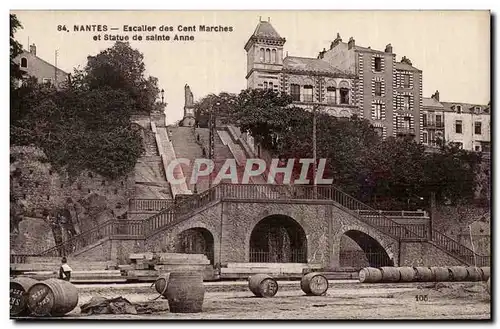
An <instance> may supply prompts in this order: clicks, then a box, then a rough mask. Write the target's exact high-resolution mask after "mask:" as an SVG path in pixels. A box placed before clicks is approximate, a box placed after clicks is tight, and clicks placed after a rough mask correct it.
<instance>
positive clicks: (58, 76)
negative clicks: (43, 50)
mask: <svg viewBox="0 0 500 329" xmlns="http://www.w3.org/2000/svg"><path fill="white" fill-rule="evenodd" d="M14 62H16V63H17V64H18V65H19V68H20V69H21V70H22V71H24V72H25V74H26V75H27V76H31V77H35V78H36V79H37V81H38V83H49V84H52V85H54V86H56V88H62V87H64V86H65V85H66V83H67V82H68V80H69V74H68V73H66V72H64V71H63V70H61V69H59V68H57V67H56V66H54V65H52V64H50V63H48V62H47V61H45V60H43V59H41V58H40V57H38V56H37V55H36V45H35V44H32V45H30V51H29V52H28V51H26V50H23V52H22V53H21V54H19V55H18V56H17V57H16V58H15V59H14Z"/></svg>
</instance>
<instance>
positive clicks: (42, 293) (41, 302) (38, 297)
mask: <svg viewBox="0 0 500 329" xmlns="http://www.w3.org/2000/svg"><path fill="white" fill-rule="evenodd" d="M77 304H78V289H76V287H75V286H74V285H73V284H72V283H70V282H68V281H64V280H59V279H47V280H45V281H42V282H38V283H35V284H34V285H33V286H31V288H30V289H29V290H28V307H29V309H30V311H31V314H32V315H34V316H62V315H64V314H66V313H68V312H71V311H72V310H73V309H74V308H75V307H76V305H77Z"/></svg>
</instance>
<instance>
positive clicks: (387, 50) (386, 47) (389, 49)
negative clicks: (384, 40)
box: [385, 43, 392, 54]
mask: <svg viewBox="0 0 500 329" xmlns="http://www.w3.org/2000/svg"><path fill="white" fill-rule="evenodd" d="M385 52H386V53H388V54H392V45H391V44H390V43H389V44H387V46H385Z"/></svg>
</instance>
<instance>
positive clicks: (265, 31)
mask: <svg viewBox="0 0 500 329" xmlns="http://www.w3.org/2000/svg"><path fill="white" fill-rule="evenodd" d="M252 36H254V37H264V38H270V39H281V36H280V35H279V34H278V32H276V30H275V29H274V27H273V26H272V25H271V22H269V21H267V22H266V21H259V24H258V25H257V27H256V28H255V31H254V32H253V34H252Z"/></svg>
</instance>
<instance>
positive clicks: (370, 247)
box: [334, 225, 398, 267]
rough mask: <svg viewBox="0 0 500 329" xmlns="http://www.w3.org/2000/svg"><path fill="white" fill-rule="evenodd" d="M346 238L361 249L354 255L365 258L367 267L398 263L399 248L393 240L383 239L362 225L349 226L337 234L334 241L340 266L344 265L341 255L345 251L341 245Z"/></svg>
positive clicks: (335, 256) (336, 257)
mask: <svg viewBox="0 0 500 329" xmlns="http://www.w3.org/2000/svg"><path fill="white" fill-rule="evenodd" d="M346 238H347V239H349V240H351V241H350V242H351V244H352V243H354V244H356V245H357V246H358V247H359V248H358V251H357V252H356V250H354V252H353V253H352V255H353V256H355V255H357V257H360V256H361V257H364V258H365V261H366V264H365V266H368V265H369V266H374V267H380V266H394V265H395V264H397V263H398V259H397V250H395V249H396V248H397V247H396V248H395V247H394V241H392V239H390V238H388V237H387V238H386V237H383V236H381V235H379V234H378V232H374V231H372V230H367V229H365V228H364V227H363V226H360V225H349V226H346V227H343V229H342V231H341V233H339V234H337V236H336V238H335V241H334V253H335V255H334V259H336V260H337V262H338V264H339V265H342V263H343V260H342V259H341V256H342V255H341V253H342V252H345V250H342V246H341V245H342V240H343V239H346ZM347 254H348V253H347ZM344 261H345V260H344ZM354 267H356V266H354ZM361 267H364V266H361Z"/></svg>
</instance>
